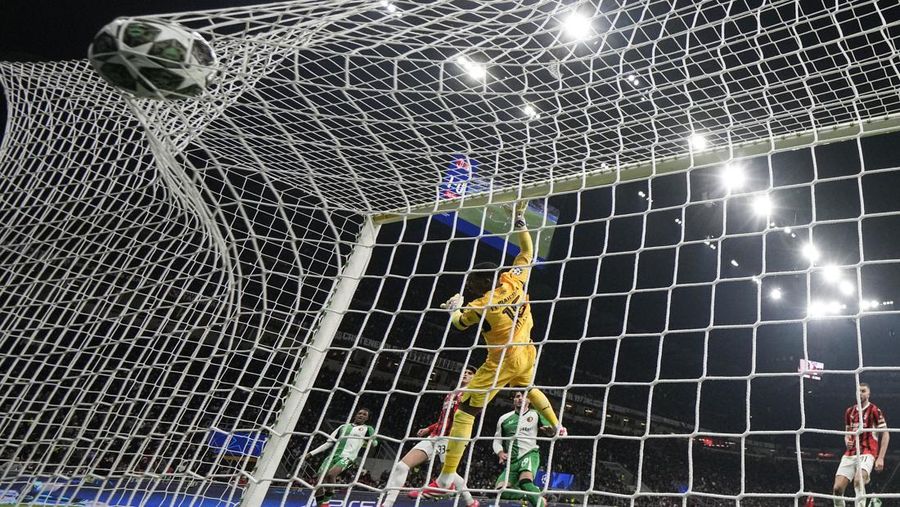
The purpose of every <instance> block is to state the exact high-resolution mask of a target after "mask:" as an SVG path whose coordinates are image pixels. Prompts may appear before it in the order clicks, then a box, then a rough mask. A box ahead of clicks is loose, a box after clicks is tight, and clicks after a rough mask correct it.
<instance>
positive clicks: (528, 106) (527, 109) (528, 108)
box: [522, 104, 540, 119]
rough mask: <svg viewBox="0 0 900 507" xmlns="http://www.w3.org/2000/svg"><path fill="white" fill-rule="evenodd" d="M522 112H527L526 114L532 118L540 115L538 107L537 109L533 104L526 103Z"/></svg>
mask: <svg viewBox="0 0 900 507" xmlns="http://www.w3.org/2000/svg"><path fill="white" fill-rule="evenodd" d="M522 112H523V113H525V116H527V117H528V118H530V119H535V118H537V117H538V116H540V115H539V114H538V111H537V109H535V108H534V106H532V105H531V104H525V105H524V106H522Z"/></svg>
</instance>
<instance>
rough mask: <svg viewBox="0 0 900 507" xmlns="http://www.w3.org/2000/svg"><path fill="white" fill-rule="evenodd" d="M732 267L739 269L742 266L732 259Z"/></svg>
mask: <svg viewBox="0 0 900 507" xmlns="http://www.w3.org/2000/svg"><path fill="white" fill-rule="evenodd" d="M731 265H732V266H734V267H739V266H740V264H738V261H736V260H734V259H731Z"/></svg>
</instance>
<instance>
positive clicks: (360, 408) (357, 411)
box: [353, 407, 372, 417]
mask: <svg viewBox="0 0 900 507" xmlns="http://www.w3.org/2000/svg"><path fill="white" fill-rule="evenodd" d="M361 410H365V411H366V414H368V415H369V417H372V411H371V410H369V409H368V407H359V408H358V409H356V413H355V414H353V415H356V414H358V413H359V412H360V411H361Z"/></svg>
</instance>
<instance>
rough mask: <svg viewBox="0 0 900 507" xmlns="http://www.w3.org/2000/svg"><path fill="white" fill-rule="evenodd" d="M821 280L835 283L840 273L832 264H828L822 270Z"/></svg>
mask: <svg viewBox="0 0 900 507" xmlns="http://www.w3.org/2000/svg"><path fill="white" fill-rule="evenodd" d="M822 278H824V279H825V281H826V282H828V283H837V282H839V281H840V279H841V271H840V270H839V269H838V267H837V266H835V265H834V264H829V265H827V266H825V267H824V268H823V269H822Z"/></svg>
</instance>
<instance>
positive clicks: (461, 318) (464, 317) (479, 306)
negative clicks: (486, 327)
mask: <svg viewBox="0 0 900 507" xmlns="http://www.w3.org/2000/svg"><path fill="white" fill-rule="evenodd" d="M462 305H463V297H462V296H461V295H460V294H454V295H453V296H452V297H451V298H450V299H448V300H447V301H446V302H444V303H441V308H443V309H445V310H450V311H451V312H452V313H451V314H450V323H451V324H453V327H455V328H456V329H458V330H460V331H465V330H466V329H469V328H470V327H472V326H473V325H475V324H477V323H478V322H480V321H481V314H482V312H484V298H479V299H476V300H475V301H471V302H470V303H468V304H467V305H466V308H465V309H461V307H462Z"/></svg>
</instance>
